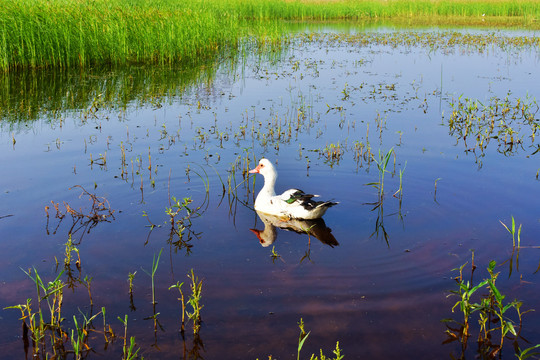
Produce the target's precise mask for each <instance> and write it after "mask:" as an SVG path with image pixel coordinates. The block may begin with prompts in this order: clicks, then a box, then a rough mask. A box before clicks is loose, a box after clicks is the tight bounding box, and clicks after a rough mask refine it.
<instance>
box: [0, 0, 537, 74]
mask: <svg viewBox="0 0 540 360" xmlns="http://www.w3.org/2000/svg"><path fill="white" fill-rule="evenodd" d="M0 5H1V6H0V69H2V70H3V71H4V72H5V71H11V70H13V69H16V68H24V67H32V68H39V67H60V68H62V67H71V66H80V67H86V66H89V65H92V64H126V63H157V64H172V63H183V62H194V61H197V62H198V61H200V60H204V59H209V58H215V57H216V56H218V55H219V54H220V52H222V51H223V50H224V49H226V48H227V47H231V46H232V47H235V45H236V43H237V42H238V40H239V39H240V38H241V37H243V36H245V35H247V34H255V35H256V36H257V37H261V38H274V39H278V38H281V35H282V31H283V30H282V29H283V27H280V26H279V25H277V23H276V21H279V20H302V21H305V20H318V21H321V20H323V21H324V20H337V19H353V20H358V19H381V18H412V19H415V18H419V19H420V18H426V17H429V18H432V19H434V20H435V19H438V18H445V17H447V18H456V17H457V18H471V19H472V18H475V19H477V18H479V17H481V18H485V17H487V18H491V17H495V18H514V19H515V18H516V17H517V18H520V19H522V20H523V21H524V23H531V22H533V23H534V22H535V21H536V19H537V18H538V15H539V14H540V4H539V3H538V2H537V1H533V0H516V1H509V0H491V1H465V0H445V1H431V0H407V1H397V0H390V1H379V0H367V1H361V2H360V1H353V0H342V1H329V0H323V1H299V0H269V1H263V0H233V1H225V0H215V1H208V0H196V1H191V2H178V1H173V0H158V1H148V0H138V1H131V2H125V1H121V0H112V1H105V0H96V1H92V2H83V1H68V0H53V1H47V0H35V1H32V0H14V1H7V0H0ZM280 29H281V30H280Z"/></svg>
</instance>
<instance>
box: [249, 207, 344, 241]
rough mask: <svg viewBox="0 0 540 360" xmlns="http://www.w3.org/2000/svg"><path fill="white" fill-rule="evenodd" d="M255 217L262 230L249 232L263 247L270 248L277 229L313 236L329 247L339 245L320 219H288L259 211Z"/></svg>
mask: <svg viewBox="0 0 540 360" xmlns="http://www.w3.org/2000/svg"><path fill="white" fill-rule="evenodd" d="M257 215H259V218H260V219H261V221H262V222H263V224H264V229H263V230H258V229H250V230H251V231H252V232H253V233H254V234H255V235H256V236H257V238H258V239H259V242H260V243H261V245H262V246H263V247H267V246H270V245H272V244H273V243H274V241H275V240H276V238H277V235H278V231H277V228H280V229H283V230H287V231H294V232H296V233H298V234H306V235H309V236H314V237H315V238H317V239H318V240H319V241H320V242H322V243H323V244H326V245H329V246H331V247H334V246H336V245H339V243H338V242H337V240H336V238H335V237H334V235H332V230H331V229H330V228H329V227H327V226H326V224H325V222H324V220H323V219H321V218H319V219H314V220H299V219H289V218H286V217H285V218H284V217H278V216H275V215H269V214H265V213H262V212H259V211H257Z"/></svg>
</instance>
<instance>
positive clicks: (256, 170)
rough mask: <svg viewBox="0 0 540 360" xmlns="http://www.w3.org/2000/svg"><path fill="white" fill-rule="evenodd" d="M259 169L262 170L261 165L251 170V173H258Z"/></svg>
mask: <svg viewBox="0 0 540 360" xmlns="http://www.w3.org/2000/svg"><path fill="white" fill-rule="evenodd" d="M259 170H261V165H258V166H257V167H256V168H255V169H253V170H249V173H250V174H258V173H259Z"/></svg>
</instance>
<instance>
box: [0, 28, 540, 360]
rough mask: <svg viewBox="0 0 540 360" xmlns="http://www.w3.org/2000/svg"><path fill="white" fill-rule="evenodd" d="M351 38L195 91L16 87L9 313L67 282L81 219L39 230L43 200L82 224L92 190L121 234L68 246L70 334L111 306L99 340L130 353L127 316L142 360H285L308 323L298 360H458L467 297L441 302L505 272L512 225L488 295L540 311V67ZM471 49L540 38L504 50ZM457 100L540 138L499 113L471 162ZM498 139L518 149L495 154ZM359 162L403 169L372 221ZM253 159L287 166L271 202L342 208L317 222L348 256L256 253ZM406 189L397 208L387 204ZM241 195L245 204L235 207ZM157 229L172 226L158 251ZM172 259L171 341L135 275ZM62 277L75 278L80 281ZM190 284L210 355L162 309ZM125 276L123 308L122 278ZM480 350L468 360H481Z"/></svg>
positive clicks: (166, 319)
mask: <svg viewBox="0 0 540 360" xmlns="http://www.w3.org/2000/svg"><path fill="white" fill-rule="evenodd" d="M350 33H351V34H349V35H347V34H343V33H341V32H339V31H338V32H335V31H333V30H332V31H327V32H323V33H318V34H317V35H315V36H312V37H311V38H310V37H308V36H298V37H295V38H293V39H292V40H291V42H290V43H288V44H286V46H284V47H281V48H276V49H270V50H269V51H263V52H262V53H260V52H256V51H253V50H252V48H251V47H249V46H247V45H246V51H245V53H244V55H238V56H237V57H235V58H233V59H232V60H231V59H224V60H220V61H219V62H217V63H216V64H207V65H205V66H202V67H200V68H196V69H194V70H193V71H189V72H187V71H181V70H179V69H155V68H152V69H149V68H133V69H124V70H118V71H102V70H97V69H91V70H89V71H88V72H84V73H81V72H74V73H72V72H65V73H58V72H53V73H47V72H44V73H26V74H18V75H11V76H9V77H8V76H5V77H4V78H3V79H2V88H3V90H2V91H3V95H2V97H3V100H2V102H3V105H2V107H3V110H2V114H3V119H2V122H1V126H0V130H1V131H0V147H1V148H0V164H1V167H2V176H1V177H0V190H1V192H0V217H1V218H0V238H1V239H2V240H1V241H0V257H1V261H0V281H1V286H0V305H1V307H2V308H4V307H6V306H10V305H15V304H22V303H25V301H26V299H27V298H29V297H33V296H35V287H34V285H33V283H32V282H31V281H30V280H29V279H28V277H27V276H26V275H25V274H24V272H23V271H21V269H25V270H26V269H28V268H31V267H35V268H36V269H37V270H38V271H39V273H40V274H41V275H42V277H43V278H45V279H47V280H52V279H53V278H54V277H55V274H56V272H55V268H56V262H55V257H56V259H58V261H59V262H60V264H62V263H63V259H64V252H65V245H64V244H65V243H66V241H67V239H68V235H69V231H70V228H71V227H72V225H73V220H72V218H71V217H70V216H69V215H68V216H66V218H65V219H64V220H63V221H61V222H60V221H59V219H56V218H55V217H54V214H55V211H54V210H52V208H51V209H49V214H50V217H49V218H47V216H46V212H45V210H44V208H45V206H51V201H53V202H55V203H59V204H60V205H59V208H60V209H61V210H63V211H65V206H64V205H63V203H64V202H65V203H67V204H69V205H70V206H71V207H73V208H74V209H77V210H80V211H82V212H86V213H88V211H89V209H90V205H91V202H90V201H89V200H88V199H87V197H85V196H80V195H81V190H80V189H79V188H73V186H75V185H81V186H83V187H84V188H85V189H86V190H87V191H89V192H90V193H93V194H96V195H97V196H100V197H104V198H106V199H107V200H108V202H109V203H110V207H111V209H113V210H114V211H115V212H114V219H112V218H109V220H110V222H101V223H99V224H97V226H95V227H93V228H91V229H90V231H85V230H87V229H84V228H83V229H81V230H79V231H74V233H73V234H72V238H73V240H74V241H77V242H78V245H77V247H78V249H79V253H80V257H81V266H82V268H81V274H82V275H81V278H84V277H85V276H88V277H91V278H92V281H91V292H92V300H93V304H94V307H93V309H91V308H90V301H89V297H88V291H87V290H86V288H84V287H83V286H82V285H79V286H76V287H75V289H74V290H72V289H66V290H65V298H64V308H63V316H64V317H65V318H66V321H65V324H66V327H67V328H71V327H72V326H73V325H72V321H71V319H72V317H73V315H77V316H78V317H82V315H80V314H81V312H82V313H85V314H90V313H91V311H93V313H96V312H97V311H99V309H100V308H101V307H102V306H104V307H105V308H106V309H107V321H108V322H109V323H110V324H111V325H112V326H113V328H115V331H116V332H117V333H121V332H122V331H123V327H122V325H121V323H120V321H118V320H117V317H118V316H121V317H122V318H123V317H124V315H125V314H127V315H128V316H129V328H128V335H129V336H135V338H136V340H137V344H138V346H140V348H141V352H140V354H142V355H143V356H144V358H147V359H158V358H159V359H164V358H171V359H172V358H184V357H185V354H184V346H185V347H186V349H187V351H188V352H189V351H192V357H196V356H195V355H193V352H194V350H196V351H198V352H199V355H200V356H201V357H204V358H206V359H216V358H220V359H238V358H243V359H255V358H259V359H263V358H268V355H272V356H273V358H279V359H288V358H295V357H296V349H297V341H298V333H299V329H298V326H297V323H298V322H299V321H300V318H302V319H303V320H304V322H305V326H306V330H308V331H311V334H310V336H309V338H308V340H307V342H306V344H305V346H304V349H303V350H302V354H303V355H304V356H305V358H309V355H310V354H311V353H318V352H319V349H321V348H322V349H323V350H324V351H325V353H326V354H327V355H329V354H330V353H331V350H332V349H334V347H335V344H336V341H339V343H340V347H341V348H342V349H343V350H344V353H345V355H346V358H348V359H388V358H398V357H399V358H401V359H403V358H410V359H434V358H449V357H450V356H451V354H453V355H454V356H458V355H459V350H460V349H459V346H458V345H456V343H452V344H447V345H442V342H443V341H444V340H445V339H446V335H445V329H446V328H445V325H444V324H443V323H441V321H440V320H441V319H443V318H454V319H456V320H461V317H460V314H459V313H458V312H455V313H452V311H451V308H452V306H453V305H454V303H455V302H456V301H457V298H453V297H450V298H448V297H447V296H448V294H449V290H451V289H455V282H454V281H453V280H452V277H453V276H456V273H455V272H452V269H454V268H456V267H459V266H460V265H462V264H464V263H465V262H467V261H470V259H471V249H474V251H475V263H476V265H477V266H478V271H477V273H476V279H481V278H482V277H486V276H487V271H485V269H486V267H487V265H488V263H489V261H490V260H496V261H497V262H498V263H499V264H502V263H504V262H505V261H507V260H509V259H510V258H511V256H512V238H511V236H510V234H509V233H508V232H507V231H506V230H505V228H504V227H503V226H502V225H501V224H500V221H502V222H504V223H506V224H510V222H511V216H514V218H515V219H516V222H517V223H518V224H523V229H522V234H521V238H522V239H521V245H522V247H523V248H522V249H521V251H520V254H519V268H516V263H515V260H514V262H513V263H512V267H511V266H510V263H509V262H506V263H504V264H502V265H500V266H498V268H497V270H498V271H500V272H501V275H500V278H499V280H498V282H497V283H498V284H499V286H500V289H501V291H502V292H503V293H504V294H506V295H507V299H508V300H512V299H514V298H518V299H521V300H523V302H524V305H523V307H524V308H525V309H529V308H538V307H539V306H540V305H539V304H540V291H539V289H540V288H539V285H538V284H539V278H538V274H537V273H536V272H535V271H536V270H537V268H538V266H539V262H540V251H539V250H538V248H537V246H539V245H540V243H539V240H538V239H539V238H540V236H539V235H540V223H539V220H540V215H539V213H538V205H537V201H538V198H539V195H540V188H539V186H540V183H539V181H538V179H537V177H538V175H537V174H538V169H539V168H540V163H539V162H538V156H539V155H538V153H536V150H537V149H538V142H537V141H536V140H535V139H534V137H532V136H531V134H532V133H533V131H535V130H534V129H535V127H537V126H539V125H540V124H539V121H540V117H539V116H540V112H539V111H538V105H537V104H536V98H535V97H536V96H537V94H538V93H539V90H540V85H539V84H540V82H539V81H538V76H537V75H538V74H537V71H536V69H538V66H539V60H540V52H539V49H538V46H537V45H533V46H526V47H516V46H513V45H511V44H507V45H504V46H499V45H497V44H494V45H493V44H487V45H485V46H479V47H477V46H475V45H471V44H464V45H463V44H462V45H459V44H458V45H448V46H440V45H439V46H436V47H434V46H429V45H425V44H423V43H422V42H416V43H409V44H403V43H389V44H382V43H379V42H375V41H371V42H367V43H364V42H362V41H361V40H360V39H359V38H358V34H354V33H355V31H350ZM381 33H388V34H390V36H393V37H397V38H400V37H407V36H411V37H412V35H411V33H410V32H405V31H403V32H397V33H396V32H394V31H393V30H391V29H385V30H383V31H381V32H380V33H375V35H376V36H380V34H381ZM423 33H427V34H432V36H435V37H437V34H439V35H440V37H441V38H442V39H445V40H444V41H446V42H445V43H448V39H450V35H449V33H447V32H441V33H438V32H437V31H436V30H429V31H428V30H425V31H418V32H416V33H412V34H423ZM461 33H462V34H472V35H479V36H485V35H486V34H493V36H494V37H497V38H507V39H515V38H518V37H526V38H529V39H531V38H532V39H535V38H536V35H535V34H534V33H523V32H513V31H496V32H493V31H491V32H487V31H479V30H474V31H469V32H467V31H465V30H461ZM377 34H379V35H377ZM240 54H242V52H240ZM494 98H497V99H499V100H492V99H494ZM465 99H470V101H471V102H470V103H469V104H471V103H473V102H474V101H479V102H480V103H481V104H483V105H486V106H489V105H490V104H502V103H504V101H505V99H508V100H507V103H508V104H512V105H513V106H515V105H516V104H517V102H518V101H519V102H520V103H521V104H527V106H529V107H530V110H528V111H527V114H529V115H530V118H529V121H525V120H524V119H523V118H522V117H520V116H517V117H516V118H515V119H512V118H511V115H512V114H513V112H509V113H508V115H507V116H504V115H501V110H498V114H499V115H498V117H496V122H495V123H496V126H497V127H496V130H495V132H494V133H493V134H492V138H491V140H489V141H488V140H486V141H485V142H484V143H482V145H481V146H480V145H478V144H477V140H476V136H477V134H476V133H474V134H467V136H463V134H461V135H459V132H458V131H456V130H455V129H454V130H453V129H452V127H451V126H450V120H451V116H452V113H453V112H454V111H455V112H456V113H459V109H458V105H456V104H458V103H459V102H460V101H461V102H462V103H465ZM518 99H519V100H518ZM500 107H501V108H503V107H504V106H502V105H500ZM478 114H479V116H482V114H484V115H485V114H489V111H488V110H484V111H483V112H479V113H478ZM504 124H506V126H507V127H511V128H512V129H513V131H514V132H515V135H514V136H515V138H516V139H520V140H521V142H520V143H519V142H517V141H516V142H515V144H514V145H513V146H510V145H508V142H507V143H506V144H505V143H504V141H503V140H502V139H503V138H504V131H508V130H507V127H505V126H504ZM501 129H503V130H501ZM504 129H506V130H504ZM484 130H485V128H483V129H481V130H480V131H479V132H480V133H481V131H484ZM499 131H501V132H500V133H498V132H499ZM477 132H478V131H477ZM495 135H498V138H493V136H495ZM368 148H369V149H371V153H372V154H373V155H374V156H375V158H377V157H378V154H379V151H380V152H381V153H384V154H386V153H387V152H388V151H389V150H390V149H392V148H393V150H394V152H395V156H393V157H392V158H391V160H390V163H389V166H388V170H389V171H390V173H387V174H386V176H385V183H384V187H385V195H384V198H383V205H382V206H380V207H378V208H375V209H374V205H373V203H375V202H377V199H378V195H377V190H376V189H375V188H373V187H371V186H366V185H365V184H367V183H373V182H377V181H379V172H378V169H377V166H376V164H375V162H373V161H371V162H370V161H369V158H370V156H369V155H368V153H367V152H366V151H367V150H366V149H368ZM122 149H124V150H122ZM325 149H326V150H325ZM329 149H334V150H333V151H334V156H333V157H332V156H328V153H329V151H332V150H329ZM336 149H337V150H336ZM123 153H124V154H125V155H124V156H125V166H124V165H123V164H122V159H123V155H122V154H123ZM359 153H363V154H364V156H361V158H359V157H358V154H359ZM263 156H264V157H267V158H269V159H271V160H272V161H274V162H275V163H276V164H277V169H278V171H279V178H278V182H277V189H276V190H277V191H278V192H279V191H283V190H286V189H288V188H290V187H299V188H302V189H303V190H305V191H306V192H312V193H317V194H320V195H321V196H322V197H323V198H325V199H333V200H335V201H339V202H340V204H339V205H338V206H336V207H334V208H332V209H330V210H329V211H328V213H327V214H326V215H325V217H324V221H325V224H326V226H328V227H329V228H330V229H331V231H332V235H333V237H334V238H335V240H336V241H337V242H338V243H339V244H338V245H336V244H328V243H325V242H323V241H319V240H318V239H317V238H316V237H315V236H313V235H310V236H308V235H307V234H298V233H296V232H293V231H286V230H283V229H280V228H276V229H275V235H277V236H276V237H275V238H274V237H273V236H270V237H269V238H265V239H264V240H265V241H263V242H262V243H261V242H260V241H259V239H258V238H257V237H256V236H255V234H254V233H253V232H252V231H250V229H259V230H263V229H264V228H265V224H264V223H263V222H262V220H261V219H260V218H259V216H258V215H257V214H256V213H255V212H254V211H253V209H252V205H253V201H254V196H255V195H256V193H257V191H258V190H259V189H260V188H261V187H262V178H256V179H254V180H253V178H251V177H250V178H249V180H247V181H246V182H243V183H242V181H244V178H243V176H242V170H246V169H249V168H253V167H255V164H256V161H257V160H258V159H259V158H261V157H263ZM105 159H106V161H105ZM149 167H150V169H151V170H149V169H148V168H149ZM232 169H236V170H234V171H233V170H232ZM400 170H402V171H403V177H402V201H400V200H399V196H398V195H396V196H392V194H394V193H395V192H396V191H397V190H398V189H399V184H400V180H399V171H400ZM229 180H230V181H231V183H232V185H231V188H235V187H237V188H236V190H235V195H236V196H232V194H229V192H228V191H227V189H228V188H229V185H228V181H229ZM205 186H209V190H208V191H206V187H205ZM141 187H142V190H141ZM70 188H71V190H70ZM169 196H171V197H172V196H174V197H176V198H178V199H182V198H186V197H189V198H191V199H192V200H193V203H192V204H191V207H192V208H196V207H197V206H201V208H200V209H199V210H198V212H199V213H200V216H198V217H194V218H192V225H191V227H190V231H192V232H193V234H197V236H192V239H191V240H190V241H189V245H190V247H189V248H186V247H184V246H178V243H177V244H176V245H175V244H173V242H174V241H177V240H178V238H173V240H172V242H171V241H170V236H169V235H170V226H169V225H168V216H167V215H166V213H165V209H166V207H169V200H168V199H169ZM145 213H146V214H147V215H148V216H147V217H144V216H143V214H145ZM181 214H185V213H181ZM149 221H150V222H152V223H154V224H157V225H161V226H160V227H159V228H155V229H154V230H152V231H151V230H150V228H149V227H148V226H147V225H149ZM76 227H77V226H76ZM74 230H76V228H75V229H74ZM188 233H189V232H186V235H185V237H184V240H186V239H187V237H188V235H187V234H188ZM160 249H163V253H162V256H161V261H160V263H159V268H158V270H157V273H156V297H157V301H158V304H157V306H156V311H157V312H159V315H158V319H159V321H160V323H161V325H162V326H163V330H159V329H158V331H157V333H154V325H153V322H152V320H145V318H147V317H149V316H151V315H152V314H153V310H152V304H151V301H152V297H151V282H150V277H149V276H148V275H147V274H146V273H145V271H143V270H146V271H150V269H151V267H152V258H153V256H154V254H157V253H158V252H159V251H160ZM272 249H274V251H275V253H277V254H278V255H279V257H277V258H275V257H274V258H273V257H272ZM60 266H61V265H60ZM72 269H73V276H75V277H76V278H77V277H78V276H79V272H78V271H77V269H76V268H75V265H74V263H73V264H72ZM191 269H194V271H195V274H196V275H197V276H198V277H199V278H200V279H202V280H203V293H202V303H203V305H204V308H203V310H202V319H203V324H202V329H201V331H200V339H201V341H202V346H201V347H200V348H199V349H198V350H197V348H196V345H195V344H194V343H193V337H192V335H191V328H190V326H191V325H190V324H188V327H187V329H188V331H187V332H186V339H185V342H183V341H182V338H181V337H180V335H179V328H180V325H179V318H180V313H181V308H180V305H179V302H178V300H177V297H178V295H177V292H176V290H175V291H169V290H168V288H169V286H170V285H172V284H175V283H176V282H177V281H181V282H182V281H183V282H185V284H184V288H183V289H184V292H185V293H189V290H188V286H187V285H188V281H189V279H188V278H187V276H186V275H187V274H188V273H189V272H190V270H191ZM467 269H468V268H467ZM135 271H136V272H137V273H136V275H135V278H134V290H133V303H132V304H130V297H129V293H128V274H129V273H130V272H131V273H133V272H135ZM510 272H511V275H510ZM63 279H64V281H68V278H67V277H66V276H65V275H64V277H63ZM173 290H174V289H173ZM79 309H80V311H79ZM19 315H20V314H19V312H18V311H15V310H2V311H1V312H0V325H1V326H0V329H1V330H0V333H1V337H0V339H1V340H0V344H1V348H2V351H1V353H2V355H1V357H2V358H5V359H20V358H22V357H23V356H24V349H23V342H22V339H21V331H20V329H21V327H20V321H19V320H18V318H19ZM512 316H513V315H512ZM514 318H515V317H514ZM539 320H540V318H539V315H538V313H534V312H533V313H528V314H526V315H525V316H524V329H523V332H522V335H523V336H524V337H525V338H526V339H527V340H529V341H530V342H531V343H533V344H536V343H539V342H540V326H539V325H538V324H540V321H539ZM100 321H101V319H100ZM473 321H474V322H475V323H476V320H473ZM98 327H99V326H98ZM474 336H475V335H473V338H472V339H471V341H470V343H469V350H468V352H467V357H468V358H469V357H470V358H473V357H474V356H475V352H474V349H475V348H476V344H475V343H474ZM101 341H102V336H101V335H99V334H97V335H95V336H94V337H93V338H92V339H91V343H93V344H94V350H95V352H96V353H95V354H90V356H89V358H97V357H103V356H105V357H117V358H118V357H121V353H122V341H121V340H119V341H116V342H115V343H114V344H112V345H111V346H109V347H108V349H106V350H104V349H103V344H102V343H101ZM523 345H526V344H525V343H524V344H523ZM194 346H195V349H194ZM506 346H507V347H508V348H507V349H506V350H505V351H504V352H503V353H504V357H506V358H511V357H513V354H512V348H511V344H510V342H508V343H507V345H506Z"/></svg>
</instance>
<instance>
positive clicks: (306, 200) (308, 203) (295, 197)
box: [284, 189, 338, 210]
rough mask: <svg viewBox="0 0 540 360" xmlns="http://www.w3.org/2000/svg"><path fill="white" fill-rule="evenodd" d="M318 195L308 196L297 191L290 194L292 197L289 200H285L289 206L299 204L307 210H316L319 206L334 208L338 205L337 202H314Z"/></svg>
mask: <svg viewBox="0 0 540 360" xmlns="http://www.w3.org/2000/svg"><path fill="white" fill-rule="evenodd" d="M317 196H318V195H314V194H306V193H304V192H303V191H302V190H297V189H295V191H294V192H292V193H291V194H290V197H289V198H288V199H287V200H284V201H285V202H286V203H287V204H292V203H294V202H298V204H299V205H301V206H303V207H304V208H305V209H307V210H312V209H315V208H316V207H318V206H327V207H330V206H334V205H337V204H338V203H337V202H333V201H315V200H312V199H313V198H314V197H317Z"/></svg>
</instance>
